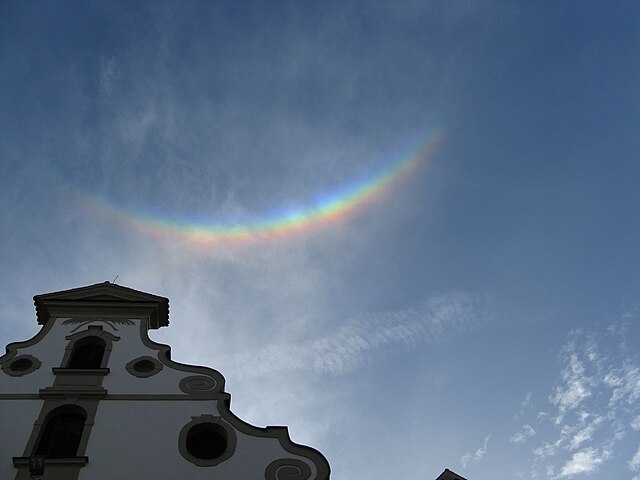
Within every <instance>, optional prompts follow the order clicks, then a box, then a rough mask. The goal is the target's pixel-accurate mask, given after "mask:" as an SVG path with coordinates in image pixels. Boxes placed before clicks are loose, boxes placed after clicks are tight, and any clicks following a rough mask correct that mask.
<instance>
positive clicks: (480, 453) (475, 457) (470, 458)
mask: <svg viewBox="0 0 640 480" xmlns="http://www.w3.org/2000/svg"><path fill="white" fill-rule="evenodd" d="M490 438H491V435H487V436H486V437H484V442H483V444H482V447H480V448H478V449H477V450H476V451H475V452H473V453H471V452H470V453H465V454H464V455H463V456H462V458H461V459H460V463H461V464H462V468H467V465H469V463H470V462H474V463H475V462H479V461H481V460H482V459H483V458H484V456H485V455H486V454H487V447H488V446H489V439H490Z"/></svg>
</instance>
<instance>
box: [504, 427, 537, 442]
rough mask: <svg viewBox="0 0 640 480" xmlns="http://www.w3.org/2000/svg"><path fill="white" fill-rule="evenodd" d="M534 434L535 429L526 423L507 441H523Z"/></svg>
mask: <svg viewBox="0 0 640 480" xmlns="http://www.w3.org/2000/svg"><path fill="white" fill-rule="evenodd" d="M535 434H536V431H535V429H534V428H533V427H532V426H531V425H528V424H524V425H523V426H522V428H521V429H520V431H519V432H517V433H515V434H514V435H513V436H512V437H511V438H510V439H509V441H510V442H511V443H524V442H525V441H526V440H527V439H528V438H530V437H533V436H534V435H535Z"/></svg>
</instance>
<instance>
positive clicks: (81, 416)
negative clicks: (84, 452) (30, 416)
mask: <svg viewBox="0 0 640 480" xmlns="http://www.w3.org/2000/svg"><path fill="white" fill-rule="evenodd" d="M86 418H87V414H86V412H85V411H84V410H83V409H82V408H79V407H76V406H74V405H65V406H62V407H58V408H56V409H55V410H53V411H52V412H51V413H50V414H49V415H47V419H46V420H45V424H44V426H43V429H42V431H41V434H40V438H39V439H38V443H37V445H36V448H35V451H34V452H33V454H34V455H44V456H45V457H50V458H51V457H52V458H60V457H75V456H76V455H77V453H78V447H79V445H80V440H81V438H82V432H83V430H84V422H85V420H86Z"/></svg>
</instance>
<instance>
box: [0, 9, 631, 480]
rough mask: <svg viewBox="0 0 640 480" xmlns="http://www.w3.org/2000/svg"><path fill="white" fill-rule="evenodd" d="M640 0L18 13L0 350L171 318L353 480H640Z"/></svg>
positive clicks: (10, 49) (260, 419)
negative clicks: (70, 299) (131, 314)
mask: <svg viewBox="0 0 640 480" xmlns="http://www.w3.org/2000/svg"><path fill="white" fill-rule="evenodd" d="M638 25H640V4H639V3H638V2H634V1H624V0H623V1H618V2H595V1H588V0H586V1H564V2H553V1H542V0H541V1H528V0H527V1H495V0H488V1H461V0H452V1H447V2H443V1H428V0H422V1H412V0H407V1H388V2H386V1H382V0H380V1H378V0H376V1H362V2H359V1H345V2H334V1H325V2H298V1H273V2H252V1H243V2H231V1H228V2H226V1H211V2H204V1H185V2H173V1H168V2H167V1H160V0H155V1H150V2H143V1H138V2H125V1H117V2H113V1H86V2H79V1H66V2H65V1H58V2H35V1H13V0H7V1H4V2H1V3H0V205H1V207H0V267H1V268H0V292H2V293H1V294H0V319H1V320H0V343H2V344H7V343H9V342H13V341H21V340H25V339H28V338H30V337H31V336H33V335H34V334H35V333H36V332H37V331H38V325H37V324H36V320H35V312H34V308H33V300H32V297H33V295H36V294H42V293H47V292H54V291H59V290H65V289H68V288H75V287H80V286H85V285H90V284H94V283H99V282H104V281H115V283H118V284H120V285H124V286H128V287H131V288H134V289H137V290H141V291H145V292H149V293H153V294H156V295H162V296H165V297H168V298H169V299H170V308H171V314H170V321H171V325H170V326H169V327H167V328H163V329H160V330H158V331H153V332H151V337H152V338H153V339H154V340H156V341H159V342H164V343H169V344H170V345H172V357H173V358H174V359H176V360H178V361H182V362H186V363H193V364H197V365H208V366H211V367H214V368H216V369H217V370H219V371H220V372H221V373H222V374H223V375H224V376H225V378H226V380H227V383H226V387H227V391H228V392H230V393H231V396H232V410H233V411H234V412H235V413H236V414H237V415H238V416H240V417H241V418H242V419H244V420H245V421H248V422H250V423H252V424H254V425H258V426H265V425H288V426H289V430H290V434H291V437H292V439H293V440H294V441H295V442H298V443H302V444H306V445H311V446H313V447H315V448H317V449H318V450H320V451H321V452H322V453H323V454H324V455H325V456H326V457H327V459H328V461H329V463H330V464H331V468H332V479H334V480H360V479H362V480H382V479H385V480H387V479H389V478H398V479H408V480H413V479H416V480H417V479H420V480H422V479H433V478H435V477H437V476H438V475H439V474H440V473H441V472H442V471H443V470H444V469H445V468H449V469H452V470H454V471H456V472H457V473H459V474H460V475H462V476H464V477H466V478H468V479H469V480H491V479H494V478H505V479H516V480H517V479H527V480H529V479H532V480H533V479H559V480H564V479H582V478H585V479H587V478H618V479H627V480H640V351H639V348H638V346H637V345H639V344H640V327H639V325H638V318H639V315H640V280H639V276H638V271H639V269H640V249H639V248H638V243H639V241H638V239H639V238H640V195H639V194H638V185H640V160H639V154H640V135H638V132H640V113H639V112H640V93H639V90H638V85H640V56H639V55H638V52H639V51H640V28H638Z"/></svg>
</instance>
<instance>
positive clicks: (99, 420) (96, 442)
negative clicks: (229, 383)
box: [0, 282, 330, 480]
mask: <svg viewBox="0 0 640 480" xmlns="http://www.w3.org/2000/svg"><path fill="white" fill-rule="evenodd" d="M34 301H35V305H36V316H37V320H38V323H39V324H40V325H42V329H41V330H40V331H39V332H38V334H37V335H35V336H34V337H33V338H32V339H30V340H27V341H24V342H17V343H12V344H10V345H8V346H7V353H6V354H5V355H4V356H2V357H0V369H1V371H0V478H1V479H15V480H22V479H31V478H42V479H43V480H63V479H64V480H72V479H77V478H79V479H91V480H116V479H124V480H133V479H145V480H146V479H154V480H176V479H179V480H182V479H193V480H197V479H203V480H204V479H207V480H251V479H256V480H263V479H264V480H294V479H295V480H328V479H329V472H330V470H329V464H328V463H327V460H326V459H325V458H324V456H322V454H321V453H320V452H318V451H317V450H314V449H312V448H310V447H306V446H302V445H298V444H295V443H293V442H292V441H291V439H290V438H289V435H288V432H287V428H286V427H266V428H258V427H254V426H252V425H249V424H248V423H245V422H244V421H242V420H240V419H239V418H238V417H236V416H235V415H234V414H233V413H232V412H231V410H230V409H229V405H230V400H229V399H230V397H229V394H228V393H226V392H225V391H224V378H223V376H222V375H221V374H220V373H219V372H217V371H216V370H213V369H211V368H208V367H200V366H192V365H185V364H182V363H178V362H175V361H173V360H171V355H170V352H171V350H170V347H169V346H167V345H162V344H158V343H155V342H154V341H152V340H151V339H150V338H149V336H148V335H147V332H148V330H149V329H150V328H153V329H156V328H160V327H165V326H167V325H168V324H169V301H168V299H166V298H163V297H158V296H156V295H150V294H148V293H143V292H139V291H136V290H132V289H130V288H125V287H121V286H119V285H114V284H111V283H109V282H106V283H101V284H96V285H91V286H88V287H82V288H76V289H73V290H67V291H63V292H56V293H49V294H45V295H37V296H35V297H34ZM42 468H43V469H44V472H42Z"/></svg>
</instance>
